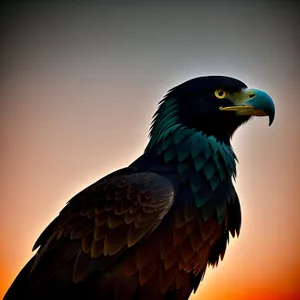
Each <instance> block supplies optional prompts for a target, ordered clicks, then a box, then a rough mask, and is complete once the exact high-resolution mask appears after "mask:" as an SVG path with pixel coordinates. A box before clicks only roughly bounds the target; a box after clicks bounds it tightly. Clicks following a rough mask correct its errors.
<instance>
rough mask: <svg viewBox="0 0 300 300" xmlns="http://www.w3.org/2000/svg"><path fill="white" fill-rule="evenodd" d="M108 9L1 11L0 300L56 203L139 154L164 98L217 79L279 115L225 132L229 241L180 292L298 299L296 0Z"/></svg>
mask: <svg viewBox="0 0 300 300" xmlns="http://www.w3.org/2000/svg"><path fill="white" fill-rule="evenodd" d="M110 3H111V4H110V5H108V4H99V3H98V4H95V1H94V2H89V4H85V5H83V4H82V3H81V2H80V1H78V3H77V4H74V3H73V4H72V5H70V4H69V5H62V4H57V3H56V4H52V5H50V4H47V5H46V4H41V3H40V4H37V3H35V4H23V5H18V6H15V7H6V9H4V7H1V10H2V12H1V13H2V15H3V16H4V17H5V18H4V19H3V18H2V21H4V22H2V24H1V26H2V30H1V57H0V59H1V75H0V76H1V78H0V79H1V81H0V99H1V102H0V141H1V148H0V151H1V155H0V166H1V168H0V199H1V201H0V229H1V230H0V296H3V295H4V292H5V291H6V290H7V288H8V287H9V285H10V284H11V282H12V280H13V279H14V277H15V276H16V275H17V273H18V272H19V271H20V269H21V268H22V266H23V265H24V264H25V263H26V262H27V261H28V259H29V258H30V257H31V256H32V252H31V248H32V245H33V244H34V242H35V240H36V239H37V237H38V235H39V234H40V232H41V231H42V230H43V229H44V228H45V227H46V226H47V225H48V223H49V222H50V221H51V220H52V219H53V218H54V217H55V216H56V215H57V214H58V213H59V211H60V210H61V209H62V208H63V207H64V205H65V203H66V202H67V201H68V200H69V199H70V198H71V197H72V196H73V195H74V194H75V193H77V192H78V191H80V190H81V189H83V188H84V187H86V186H87V185H89V184H91V183H93V182H94V181H96V180H97V179H99V178H100V177H102V176H104V175H106V174H107V173H109V172H111V171H113V170H116V169H118V168H121V167H124V166H126V165H128V164H129V163H130V162H131V161H133V160H134V159H135V158H136V157H137V156H138V155H140V154H141V153H142V151H143V149H144V147H145V146H146V144H147V140H148V139H147V133H148V128H149V124H150V121H151V116H152V114H153V113H154V111H155V108H156V105H157V102H158V101H159V100H160V99H161V98H162V96H163V95H164V93H165V92H166V91H167V90H168V89H170V88H172V87H173V86H174V85H177V84H179V83H181V82H183V81H185V80H188V79H190V78H192V77H196V76H201V75H211V74H216V75H229V76H233V77H237V78H239V79H241V80H242V81H244V82H245V83H246V84H247V85H248V86H250V87H254V88H261V89H264V90H265V91H267V92H268V93H269V94H270V95H271V96H272V97H273V99H274V101H275V103H276V109H277V111H276V119H275V122H274V125H272V126H271V127H268V120H267V119H266V118H256V119H254V120H253V121H251V122H249V123H248V124H247V125H246V126H243V127H242V128H240V129H239V131H238V132H237V133H236V134H235V135H234V138H233V146H234V148H235V152H236V153H237V156H238V158H239V161H240V163H239V165H238V177H237V183H236V187H237V191H238V193H239V196H240V200H241V205H242V213H243V222H242V230H241V235H240V237H239V238H238V239H234V240H231V243H230V246H229V248H228V250H227V253H226V255H225V259H224V261H223V262H222V263H221V264H220V265H219V266H218V268H216V269H213V270H212V269H209V270H208V272H207V274H206V277H205V280H204V282H202V283H201V285H200V287H199V289H198V291H197V293H196V295H194V296H192V297H191V298H192V299H193V300H196V299H218V300H227V299H230V300H239V299H245V300H250V299H251V300H252V299H268V300H269V299H272V300H277V299H288V300H292V299H300V288H299V282H298V281H299V278H300V257H299V253H300V240H299V229H300V213H299V212H300V201H299V192H300V186H299V185H298V184H299V177H300V159H299V153H300V137H299V129H300V121H299V112H300V97H299V59H298V58H297V59H296V55H297V57H298V53H299V52H300V51H299V50H300V49H299V42H298V41H297V39H298V38H299V29H298V28H299V27H298V25H300V24H299V20H298V19H297V12H298V11H299V5H297V4H296V1H278V2H275V1H273V2H272V1H251V2H250V1H249V2H246V1H240V2H239V3H238V2H237V1H235V2H233V1H231V2H230V1H219V2H216V1H211V2H209V3H210V4H208V2H200V1H199V2H197V3H196V2H186V1H185V2H184V4H183V2H180V1H174V2H171V1H165V2H164V4H161V2H158V1H154V2H153V3H152V4H140V5H137V4H130V3H131V2H130V1H128V2H127V3H128V4H126V5H120V4H118V2H116V1H113V2H110ZM112 3H113V4H112ZM159 3H160V4H159ZM298 297H299V298H298Z"/></svg>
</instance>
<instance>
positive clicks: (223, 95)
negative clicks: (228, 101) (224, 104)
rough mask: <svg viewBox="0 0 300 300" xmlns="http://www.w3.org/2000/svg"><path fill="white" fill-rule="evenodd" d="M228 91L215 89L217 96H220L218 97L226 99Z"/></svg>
mask: <svg viewBox="0 0 300 300" xmlns="http://www.w3.org/2000/svg"><path fill="white" fill-rule="evenodd" d="M226 94H227V93H226V91H224V90H215V96H216V97H217V98H218V99H224V98H225V97H226Z"/></svg>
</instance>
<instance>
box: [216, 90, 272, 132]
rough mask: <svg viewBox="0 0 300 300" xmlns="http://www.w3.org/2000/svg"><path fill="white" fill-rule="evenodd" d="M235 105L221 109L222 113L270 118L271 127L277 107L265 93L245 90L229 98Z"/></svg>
mask: <svg viewBox="0 0 300 300" xmlns="http://www.w3.org/2000/svg"><path fill="white" fill-rule="evenodd" d="M228 98H229V100H231V101H232V102H233V103H234V105H233V106H227V107H220V108H219V109H220V110H222V111H235V112H236V114H237V115H238V116H268V117H269V126H271V124H272V123H273V120H274V116H275V105H274V102H273V100H272V98H271V97H270V96H269V95H268V94H267V93H266V92H264V91H262V90H257V89H248V88H247V89H243V90H242V91H241V92H238V93H234V94H232V95H231V97H228Z"/></svg>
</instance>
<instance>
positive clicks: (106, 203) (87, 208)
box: [32, 168, 174, 282]
mask: <svg viewBox="0 0 300 300" xmlns="http://www.w3.org/2000/svg"><path fill="white" fill-rule="evenodd" d="M173 200H174V189H173V186H172V183H171V182H170V181H169V180H168V179H167V178H165V177H163V176H161V175H159V174H156V173H153V172H138V171H136V170H135V169H133V168H125V169H121V170H118V171H116V172H113V173H111V174H109V175H108V176H105V177H103V178H102V179H100V180H98V181H97V182H95V183H94V184H92V185H91V186H89V187H87V188H86V189H84V190H83V191H81V192H80V193H78V194H77V195H75V196H74V197H73V198H72V199H71V200H70V201H69V202H68V203H67V205H66V206H65V208H63V210H62V211H61V212H60V214H59V215H58V217H57V218H56V219H54V220H53V221H52V223H50V225H49V226H48V227H47V228H46V229H45V230H44V231H43V233H42V234H41V235H40V237H39V238H38V239H37V241H36V243H35V245H34V247H33V249H36V248H38V247H39V250H38V255H37V258H36V260H35V263H34V264H33V267H32V270H34V269H35V268H36V266H37V265H38V264H40V260H42V259H43V257H47V256H48V253H49V251H50V250H51V249H53V248H56V249H60V248H61V251H66V252H68V255H67V256H68V257H67V258H66V261H67V260H70V259H71V258H72V257H76V256H78V258H77V260H79V259H82V258H84V259H97V264H98V266H99V268H100V269H101V268H105V267H106V266H107V265H109V264H110V263H111V262H112V261H114V260H115V259H116V258H117V257H118V256H119V255H120V254H121V253H123V252H124V251H126V249H128V248H130V247H132V246H133V245H135V244H137V243H138V242H139V241H141V240H143V239H144V238H145V237H147V236H148V235H149V234H150V233H151V232H152V231H153V230H154V229H155V228H156V227H157V226H158V225H159V224H160V222H161V220H162V219H163V217H164V216H165V214H166V213H167V212H168V210H169V209H170V207H171V206H172V204H173ZM72 241H73V242H74V241H75V242H77V244H76V245H77V246H76V247H73V243H72ZM61 251H59V253H60V252H61ZM80 257H81V258H80ZM93 262H95V261H93ZM101 265H102V266H101ZM76 266H80V264H79V263H77V264H76V263H75V265H74V272H73V280H74V281H75V282H76V281H80V280H82V279H84V278H85V277H86V276H87V275H88V272H89V270H88V269H87V270H79V269H78V270H76Z"/></svg>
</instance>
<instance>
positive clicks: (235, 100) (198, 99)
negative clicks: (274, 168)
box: [150, 76, 275, 143]
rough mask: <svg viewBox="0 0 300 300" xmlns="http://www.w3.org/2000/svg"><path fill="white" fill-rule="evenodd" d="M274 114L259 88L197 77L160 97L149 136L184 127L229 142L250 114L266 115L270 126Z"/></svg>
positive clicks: (222, 77) (269, 102)
mask: <svg viewBox="0 0 300 300" xmlns="http://www.w3.org/2000/svg"><path fill="white" fill-rule="evenodd" d="M274 115H275V106H274V102H273V100H272V99H271V97H270V96H269V95H268V94H267V93H265V92H264V91H262V90H258V89H252V88H248V87H247V86H246V84H245V83H243V82H241V81H240V80H238V79H235V78H231V77H225V76H207V77H197V78H194V79H191V80H189V81H186V82H184V83H182V84H180V85H178V86H176V87H174V88H173V89H171V90H170V91H169V92H168V93H167V94H166V96H165V97H164V98H163V99H162V101H161V102H160V105H159V108H158V110H157V112H156V113H155V115H154V118H153V123H152V128H151V132H150V136H154V135H161V134H163V132H170V131H172V130H175V129H176V128H178V127H179V126H184V127H187V128H191V129H194V130H197V131H201V132H203V133H205V134H207V135H213V136H215V137H216V138H217V139H218V140H220V141H223V142H225V143H229V142H230V138H231V136H232V135H233V133H234V131H235V130H236V129H237V128H238V127H239V126H240V125H242V124H243V123H245V122H247V121H248V120H249V119H250V118H251V117H253V116H268V117H269V125H271V124H272V122H273V120H274ZM172 128H173V129H172Z"/></svg>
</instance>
